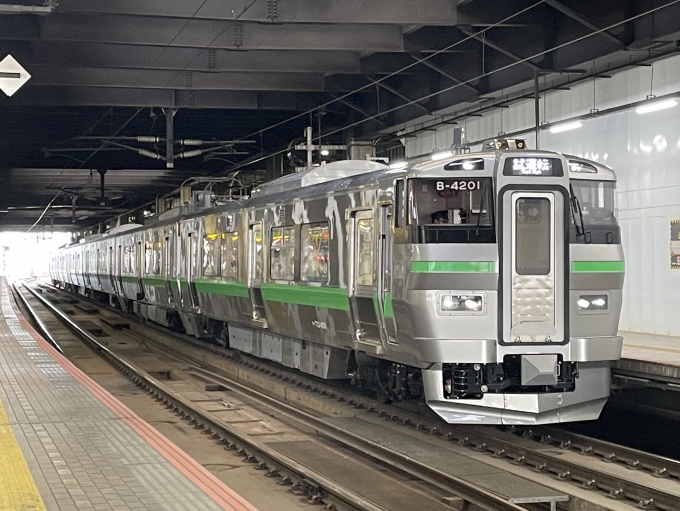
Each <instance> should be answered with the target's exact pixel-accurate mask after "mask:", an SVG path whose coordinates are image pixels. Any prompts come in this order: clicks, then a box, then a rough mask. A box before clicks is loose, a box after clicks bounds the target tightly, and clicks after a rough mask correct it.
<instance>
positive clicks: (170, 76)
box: [0, 0, 680, 230]
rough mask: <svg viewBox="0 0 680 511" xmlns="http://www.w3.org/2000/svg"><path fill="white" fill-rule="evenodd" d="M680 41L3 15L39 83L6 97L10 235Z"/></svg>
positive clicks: (612, 3)
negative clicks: (311, 138)
mask: <svg viewBox="0 0 680 511" xmlns="http://www.w3.org/2000/svg"><path fill="white" fill-rule="evenodd" d="M678 39H680V1H678V0H675V1H671V0H664V1H656V0H600V1H594V2H593V1H592V0H538V1H536V0H533V1H532V0H514V1H512V2H508V1H507V0H458V1H456V0H418V1H417V2H416V1H413V0H352V1H348V0H323V1H319V0H163V1H158V0H0V60H2V58H4V57H5V55H6V54H11V55H12V56H13V57H14V58H15V59H16V60H17V61H18V62H19V63H21V64H22V65H23V66H24V67H25V68H26V70H27V71H28V72H29V73H30V74H31V75H32V78H31V80H30V81H29V82H28V83H27V84H26V85H25V86H24V87H23V88H21V89H20V90H19V91H18V92H17V93H16V94H15V95H14V96H12V97H11V98H7V97H4V95H2V94H0V179H2V183H3V186H2V187H0V229H5V230H7V229H17V228H18V229H25V228H27V227H29V226H31V225H33V224H35V223H36V221H38V220H39V222H37V224H36V229H37V230H42V229H52V228H54V229H55V230H56V229H58V230H76V229H82V228H85V227H89V226H93V225H97V224H98V223H100V222H102V221H104V220H106V219H108V218H112V217H115V216H117V215H120V214H122V213H124V212H126V211H128V210H131V209H133V208H136V207H140V206H142V205H144V204H146V203H149V202H152V201H153V200H154V198H155V197H157V196H159V195H162V194H164V193H167V192H170V191H171V190H174V189H176V188H177V187H178V186H179V185H181V184H182V183H183V182H184V181H185V180H186V179H188V178H190V177H192V176H225V175H229V173H230V172H231V173H232V175H233V172H235V171H236V170H239V171H240V174H239V175H240V176H241V177H242V176H245V175H247V174H248V173H253V172H254V171H260V173H261V174H262V170H264V169H269V175H272V173H273V174H276V173H277V172H280V171H281V168H282V166H283V167H284V168H285V167H287V166H289V162H288V161H287V160H286V159H285V158H281V157H279V158H274V157H271V155H272V154H273V153H281V152H284V153H285V150H286V148H287V147H288V145H289V144H290V143H291V142H292V141H295V140H296V139H297V138H299V137H300V136H301V135H302V132H303V129H304V127H305V126H307V125H310V123H311V124H312V125H313V126H314V129H315V136H317V135H318V133H319V132H318V128H319V126H320V127H321V134H322V135H323V139H322V141H323V142H324V143H333V144H341V143H344V142H345V141H346V140H347V139H349V138H360V139H370V140H377V139H380V140H381V141H382V142H383V143H384V142H385V141H390V140H395V139H396V133H397V132H398V130H399V129H402V128H403V127H404V125H405V123H408V122H410V121H413V120H414V119H421V118H428V117H430V118H431V117H432V116H433V115H434V116H436V115H441V113H442V112H445V111H447V109H451V108H452V107H456V106H459V107H460V106H463V105H466V106H469V107H470V108H471V109H472V110H473V111H479V112H482V113H481V114H477V115H483V112H484V110H485V109H487V108H499V107H502V106H503V104H504V103H506V104H507V102H509V101H511V100H517V99H518V98H521V97H522V95H521V93H516V94H515V95H514V96H513V95H512V94H510V93H509V92H508V91H520V89H521V88H522V87H528V86H533V83H534V77H535V76H536V75H538V76H540V81H539V84H540V87H541V89H542V90H550V89H552V90H554V89H560V88H566V87H568V86H569V85H570V84H572V83H577V82H578V81H579V80H586V79H591V78H592V77H593V76H597V77H606V76H608V74H607V73H610V72H615V71H616V70H618V69H623V68H625V67H630V66H635V65H649V63H650V62H652V61H653V60H654V59H657V58H661V57H663V56H665V55H668V54H672V53H674V52H676V51H677V49H678ZM520 92H521V91H520ZM524 97H526V94H525V96H524ZM168 118H171V119H172V123H171V125H172V137H169V136H167V135H169V133H168V132H167V129H168V124H169V122H168ZM138 137H143V138H141V139H140V138H138ZM168 138H170V139H171V140H172V141H173V142H171V143H170V144H168V142H167V139H168ZM182 141H184V143H182ZM297 141H298V142H300V140H297ZM199 142H200V145H199ZM385 147H386V146H385ZM199 153H200V154H199ZM167 154H172V155H173V157H172V158H171V160H174V161H173V162H172V163H173V165H172V168H168V167H169V165H168V163H170V162H168V157H167ZM272 169H273V170H272ZM102 175H103V176H104V178H103V179H102ZM253 175H254V174H253ZM102 185H103V186H102ZM48 205H49V206H50V207H49V208H47V206H48Z"/></svg>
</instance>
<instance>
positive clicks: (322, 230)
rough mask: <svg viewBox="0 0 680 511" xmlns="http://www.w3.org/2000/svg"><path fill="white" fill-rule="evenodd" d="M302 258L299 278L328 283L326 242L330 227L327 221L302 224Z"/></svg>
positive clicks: (306, 280)
mask: <svg viewBox="0 0 680 511" xmlns="http://www.w3.org/2000/svg"><path fill="white" fill-rule="evenodd" d="M300 238H301V240H302V243H301V244H302V259H301V261H300V265H301V266H300V280H302V281H305V282H323V283H328V242H329V239H330V229H329V226H328V223H327V222H324V223H319V224H304V225H303V226H302V228H301V230H300Z"/></svg>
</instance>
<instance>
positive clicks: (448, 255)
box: [394, 151, 623, 424]
mask: <svg viewBox="0 0 680 511" xmlns="http://www.w3.org/2000/svg"><path fill="white" fill-rule="evenodd" d="M436 156H437V155H435V157H436ZM403 188H404V192H403V193H402V192H400V191H399V189H397V190H396V195H397V203H398V204H399V201H401V203H402V204H403V206H402V207H401V209H400V207H399V206H398V212H397V219H396V227H395V242H396V244H395V260H394V265H395V266H394V267H395V282H394V284H395V291H396V292H397V293H399V294H400V295H401V296H395V297H394V298H395V300H394V301H395V319H396V322H397V330H398V332H399V334H400V335H399V337H400V342H401V341H402V340H403V339H404V335H403V334H405V333H407V332H411V333H412V334H411V335H409V336H408V337H410V339H409V341H410V342H409V344H411V343H412V346H413V347H414V348H415V349H416V350H418V351H419V358H420V360H421V361H422V362H428V363H432V365H430V366H429V367H428V368H426V369H424V370H423V371H422V375H423V383H424V390H425V397H426V400H427V403H428V405H429V406H430V407H431V408H432V409H433V410H434V411H435V412H437V413H438V414H439V415H440V416H441V417H442V418H444V419H445V420H446V421H447V422H451V423H476V424H545V423H553V422H569V421H579V420H590V419H596V418H597V417H598V416H599V414H600V412H601V410H602V407H603V406H604V404H605V402H606V400H607V398H608V396H609V392H610V364H611V361H613V360H616V359H618V358H620V356H621V346H622V340H621V338H620V337H617V326H618V320H619V314H620V310H621V289H622V284H623V251H622V247H621V244H620V234H619V228H618V225H617V223H616V218H615V210H614V193H615V192H614V188H615V176H614V173H613V172H612V171H611V170H610V169H608V168H607V167H604V166H601V165H598V164H596V163H594V162H588V161H586V160H583V159H578V158H572V157H565V156H563V155H561V154H558V153H552V152H545V151H494V152H487V153H480V154H465V155H460V156H455V157H450V158H448V159H445V160H441V159H438V160H437V161H427V162H422V161H421V162H420V163H415V164H413V165H412V166H411V167H410V168H409V170H408V173H407V180H406V182H405V183H404V186H403ZM400 194H401V198H400V197H399V195H400ZM400 269H401V270H400ZM399 271H401V272H402V273H403V280H401V279H398V277H399V275H398V272H399ZM399 280H401V282H399ZM399 284H401V286H399ZM396 287H401V288H402V289H401V290H397V289H396ZM399 291H401V292H399ZM400 298H401V299H400ZM399 308H404V309H405V310H403V311H401V312H403V314H400V313H399V311H398V310H397V309H399ZM421 367H422V366H421Z"/></svg>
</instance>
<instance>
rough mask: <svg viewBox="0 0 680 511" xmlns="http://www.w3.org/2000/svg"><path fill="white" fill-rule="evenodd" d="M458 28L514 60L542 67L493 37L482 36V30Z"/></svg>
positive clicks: (529, 65)
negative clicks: (496, 41) (505, 46)
mask: <svg viewBox="0 0 680 511" xmlns="http://www.w3.org/2000/svg"><path fill="white" fill-rule="evenodd" d="M457 28H458V30H460V31H461V32H463V33H464V34H465V35H467V36H469V37H472V38H473V39H476V40H477V41H479V42H481V43H482V44H483V45H485V46H488V47H489V48H492V49H494V50H496V51H497V52H499V53H502V54H503V55H505V56H506V57H510V58H511V59H512V60H514V61H516V62H521V63H522V64H524V65H525V66H528V67H530V68H531V69H538V70H540V69H541V67H540V66H537V65H536V64H534V63H533V62H531V61H530V60H524V59H523V58H522V57H519V56H517V55H515V54H514V53H512V52H511V51H509V50H506V49H505V48H503V47H502V46H501V45H499V44H497V43H495V42H493V41H492V40H491V39H489V38H488V37H482V36H481V35H480V33H481V32H474V31H472V30H470V29H469V28H467V27H462V26H459V27H457Z"/></svg>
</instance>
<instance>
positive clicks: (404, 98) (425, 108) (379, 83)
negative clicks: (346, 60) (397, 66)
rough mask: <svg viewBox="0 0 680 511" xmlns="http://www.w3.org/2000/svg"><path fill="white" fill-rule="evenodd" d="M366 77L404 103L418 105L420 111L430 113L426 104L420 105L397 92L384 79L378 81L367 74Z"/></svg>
mask: <svg viewBox="0 0 680 511" xmlns="http://www.w3.org/2000/svg"><path fill="white" fill-rule="evenodd" d="M366 79H367V80H369V81H370V82H372V83H374V84H375V85H377V86H378V87H380V88H381V89H385V90H386V91H387V92H390V93H391V94H394V95H395V96H397V97H398V98H401V99H403V100H404V101H406V103H408V104H410V105H413V106H415V107H418V108H420V109H421V110H422V111H424V112H426V113H428V114H430V113H432V112H431V111H430V109H429V108H427V107H426V106H423V105H421V104H420V103H418V102H417V101H415V100H413V99H412V98H409V97H408V96H405V95H403V94H402V93H401V92H399V91H398V90H397V89H395V88H394V87H390V86H389V85H387V84H386V83H385V82H384V81H383V82H378V81H376V80H375V79H374V78H371V77H370V76H367V77H366ZM405 106H406V105H404V107H405Z"/></svg>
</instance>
